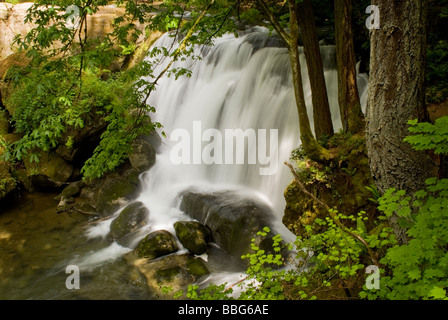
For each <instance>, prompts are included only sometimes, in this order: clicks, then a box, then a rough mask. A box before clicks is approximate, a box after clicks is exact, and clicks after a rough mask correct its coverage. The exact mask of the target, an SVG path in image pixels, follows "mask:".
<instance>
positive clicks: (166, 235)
mask: <svg viewBox="0 0 448 320" xmlns="http://www.w3.org/2000/svg"><path fill="white" fill-rule="evenodd" d="M178 250H179V247H178V246H177V242H176V238H175V237H174V236H173V235H172V234H171V233H170V232H169V231H166V230H157V231H154V232H152V233H150V234H148V235H147V236H146V237H145V238H143V240H141V241H140V243H139V244H138V245H137V247H136V248H135V249H134V252H135V253H136V254H137V256H138V257H139V258H146V259H150V260H151V259H156V258H158V257H162V256H165V255H168V254H171V253H175V252H177V251H178Z"/></svg>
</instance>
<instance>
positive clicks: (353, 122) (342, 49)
mask: <svg viewBox="0 0 448 320" xmlns="http://www.w3.org/2000/svg"><path fill="white" fill-rule="evenodd" d="M334 8H335V9H334V10H335V13H334V15H335V41H336V59H337V66H338V101H339V110H340V113H341V120H342V127H343V129H344V131H345V132H351V133H356V132H358V131H359V130H361V129H363V128H364V127H365V123H364V115H363V113H362V110H361V102H360V99H359V92H358V86H357V82H356V57H355V47H354V44H353V32H352V19H351V12H352V1H351V0H335V1H334Z"/></svg>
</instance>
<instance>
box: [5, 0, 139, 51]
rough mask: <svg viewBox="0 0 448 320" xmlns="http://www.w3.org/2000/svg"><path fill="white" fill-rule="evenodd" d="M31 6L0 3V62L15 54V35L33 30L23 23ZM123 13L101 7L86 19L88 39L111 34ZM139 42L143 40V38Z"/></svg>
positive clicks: (112, 7) (28, 24) (114, 8)
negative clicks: (114, 21) (114, 22)
mask: <svg viewBox="0 0 448 320" xmlns="http://www.w3.org/2000/svg"><path fill="white" fill-rule="evenodd" d="M32 5H33V3H31V2H25V3H19V4H16V5H13V4H10V3H4V2H1V3H0V60H3V59H5V58H6V57H8V56H9V55H11V54H12V53H14V52H16V50H17V48H14V47H12V46H11V44H12V42H13V40H14V37H15V36H16V35H17V34H20V35H22V36H24V35H26V33H27V32H28V31H29V30H30V29H31V28H33V25H32V24H30V23H25V22H24V20H25V17H26V15H27V10H28V9H29V8H30V7H31V6H32ZM124 11H125V9H124V8H117V7H115V6H106V7H101V8H100V9H99V11H98V12H96V13H95V14H93V15H91V16H89V17H88V18H87V30H88V32H87V35H88V37H92V38H101V37H102V36H104V35H105V34H107V33H109V32H111V31H112V22H113V19H114V18H116V17H118V16H120V15H123V14H124ZM135 24H136V26H137V28H138V29H140V30H143V29H144V26H143V25H141V24H139V23H138V22H135ZM139 40H143V36H142V39H139Z"/></svg>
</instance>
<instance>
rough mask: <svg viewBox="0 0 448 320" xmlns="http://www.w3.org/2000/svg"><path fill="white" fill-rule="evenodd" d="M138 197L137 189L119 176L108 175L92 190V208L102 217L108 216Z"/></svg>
mask: <svg viewBox="0 0 448 320" xmlns="http://www.w3.org/2000/svg"><path fill="white" fill-rule="evenodd" d="M137 195H138V188H137V187H136V186H135V185H134V184H132V183H131V182H130V181H129V180H128V179H126V178H123V177H121V176H119V175H114V174H112V175H108V176H106V177H104V178H103V179H101V182H100V183H99V184H98V185H97V186H96V187H94V189H93V199H92V200H93V206H94V207H95V208H96V209H97V211H98V213H100V214H101V215H103V216H107V215H110V214H112V213H114V212H116V211H117V210H118V209H120V208H121V207H123V206H124V205H126V204H127V203H128V202H129V201H131V200H132V199H133V198H135V197H136V196H137Z"/></svg>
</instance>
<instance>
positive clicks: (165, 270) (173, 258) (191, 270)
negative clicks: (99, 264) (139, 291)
mask: <svg viewBox="0 0 448 320" xmlns="http://www.w3.org/2000/svg"><path fill="white" fill-rule="evenodd" d="M126 259H127V261H128V263H129V264H131V265H133V266H134V267H136V268H137V269H138V271H139V272H140V273H141V274H143V275H144V276H145V278H146V283H147V286H148V288H149V289H150V291H151V292H153V293H154V294H155V295H156V297H157V298H160V299H161V298H163V299H171V298H172V296H173V294H174V293H176V292H177V291H179V290H185V289H186V287H187V286H188V285H190V284H193V283H195V282H197V281H198V280H199V279H200V278H201V277H202V276H205V275H207V274H209V270H208V269H207V266H206V264H205V262H204V260H202V259H201V258H197V257H194V256H192V255H191V254H182V255H170V256H166V257H162V258H160V259H157V260H148V259H136V257H135V256H134V255H132V253H131V254H128V255H127V257H126ZM163 287H167V288H170V289H171V293H166V292H164V291H163V289H162V288H163Z"/></svg>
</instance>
